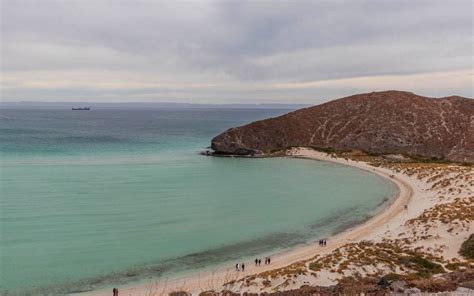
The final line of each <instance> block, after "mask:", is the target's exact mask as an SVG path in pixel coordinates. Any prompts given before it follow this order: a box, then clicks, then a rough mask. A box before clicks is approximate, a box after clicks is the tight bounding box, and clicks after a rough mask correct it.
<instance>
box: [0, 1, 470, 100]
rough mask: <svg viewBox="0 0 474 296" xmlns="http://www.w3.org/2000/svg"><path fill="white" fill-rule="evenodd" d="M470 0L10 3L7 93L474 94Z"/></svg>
mask: <svg viewBox="0 0 474 296" xmlns="http://www.w3.org/2000/svg"><path fill="white" fill-rule="evenodd" d="M472 3H473V2H472V1H470V0H467V1H460V0H459V1H457V0H454V1H376V0H373V1H303V0H298V1H186V2H184V1H93V0H82V1H50V0H45V1H33V0H31V1H21V0H17V1H13V0H5V1H2V21H1V22H2V24H1V25H2V49H1V57H2V84H3V85H2V99H3V100H7V101H19V100H33V101H41V100H45V101H68V100H70V101H77V100H82V101H103V102H107V101H174V102H202V103H226V102H228V103H236V102H242V103H249V102H286V103H303V102H304V103H317V102H320V101H324V100H328V99H331V98H335V97H340V96H343V95H348V94H352V93H357V92H365V91H373V90H382V89H402V90H409V91H414V92H418V93H421V94H424V95H429V96H444V95H451V94H459V95H463V96H468V97H472V94H473V89H472V81H473V80H472V79H473V72H474V71H473V55H472V52H473V38H472V36H473V23H472V19H473V16H472V11H473V10H472V9H473V7H472V5H473V4H472Z"/></svg>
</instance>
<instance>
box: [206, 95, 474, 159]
mask: <svg viewBox="0 0 474 296" xmlns="http://www.w3.org/2000/svg"><path fill="white" fill-rule="evenodd" d="M211 147H212V149H213V150H214V151H215V153H216V154H233V155H266V154H270V153H273V152H276V151H281V150H285V149H287V148H291V147H312V148H315V149H335V150H338V151H349V150H362V151H364V152H367V153H377V154H404V155H408V156H411V157H421V158H427V159H439V160H447V161H455V162H467V163H474V100H472V99H468V98H463V97H458V96H451V97H445V98H439V99H435V98H427V97H423V96H418V95H416V94H413V93H409V92H402V91H383V92H373V93H367V94H359V95H353V96H349V97H345V98H341V99H337V100H334V101H331V102H328V103H324V104H321V105H317V106H314V107H309V108H305V109H300V110H297V111H294V112H291V113H288V114H285V115H283V116H280V117H276V118H270V119H266V120H261V121H256V122H253V123H250V124H248V125H244V126H241V127H237V128H231V129H229V130H227V131H225V132H224V133H222V134H220V135H218V136H217V137H215V138H214V139H212V146H211Z"/></svg>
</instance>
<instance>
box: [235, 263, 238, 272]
mask: <svg viewBox="0 0 474 296" xmlns="http://www.w3.org/2000/svg"><path fill="white" fill-rule="evenodd" d="M235 271H239V263H237V264H235Z"/></svg>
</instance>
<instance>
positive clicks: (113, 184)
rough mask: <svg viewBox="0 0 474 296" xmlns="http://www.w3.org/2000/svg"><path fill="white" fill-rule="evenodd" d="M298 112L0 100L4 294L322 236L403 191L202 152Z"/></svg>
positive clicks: (296, 163) (103, 281) (229, 260)
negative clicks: (221, 139)
mask: <svg viewBox="0 0 474 296" xmlns="http://www.w3.org/2000/svg"><path fill="white" fill-rule="evenodd" d="M288 111H290V110H282V109H238V108H228V109H226V108H201V109H194V108H163V109H149V110H145V109H143V110H142V109H100V110H99V109H92V110H90V111H71V110H66V109H51V110H47V109H31V110H28V109H16V110H15V109H3V110H0V164H1V166H0V181H1V183H0V293H2V292H3V293H7V291H8V292H9V293H12V294H22V293H26V294H42V293H43V294H45V293H50V294H64V293H70V292H74V291H76V292H77V291H87V290H91V289H97V288H100V287H104V286H108V285H112V284H114V285H116V284H124V283H130V282H133V281H140V280H143V279H146V278H160V277H161V278H163V277H166V276H170V275H173V274H176V273H179V272H184V271H186V272H189V271H193V270H198V269H205V268H210V267H213V266H218V265H226V264H232V265H234V264H235V263H233V262H235V261H239V262H240V261H241V260H243V259H245V258H251V257H252V256H257V255H259V256H260V255H261V256H265V255H268V254H271V253H272V252H276V251H281V250H284V249H287V248H290V247H293V246H295V245H298V244H304V243H307V242H310V241H312V240H315V239H318V238H321V237H327V236H329V235H331V234H334V233H336V232H338V231H341V230H342V229H345V228H347V227H348V226H351V225H354V224H355V223H357V222H360V221H362V220H365V219H367V217H369V216H370V215H373V214H374V212H375V211H376V210H377V209H379V208H380V207H381V205H383V203H384V202H386V201H387V200H388V199H389V198H390V197H391V196H393V195H394V194H395V192H396V188H395V186H394V185H393V184H391V183H389V182H387V181H386V180H383V179H382V178H380V177H378V176H376V175H374V174H371V173H368V172H364V171H360V170H357V169H355V168H351V167H346V166H341V165H337V164H331V163H325V162H319V161H313V160H305V159H289V158H268V159H248V158H218V157H207V156H203V155H200V154H199V152H200V151H203V150H205V149H206V147H208V146H209V145H210V141H211V139H212V137H213V136H215V135H217V134H219V133H220V132H222V131H224V130H226V129H227V128H230V127H233V126H238V125H242V124H245V123H248V122H251V121H254V120H258V119H263V118H268V117H274V116H278V115H281V114H283V113H286V112H288Z"/></svg>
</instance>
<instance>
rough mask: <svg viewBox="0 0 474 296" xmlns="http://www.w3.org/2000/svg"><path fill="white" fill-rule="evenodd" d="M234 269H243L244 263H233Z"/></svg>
mask: <svg viewBox="0 0 474 296" xmlns="http://www.w3.org/2000/svg"><path fill="white" fill-rule="evenodd" d="M235 271H245V263H241V264H239V263H237V264H235Z"/></svg>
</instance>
